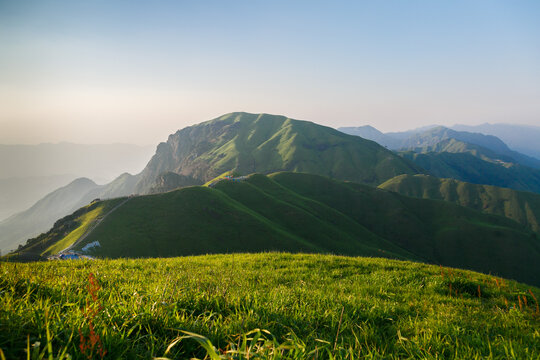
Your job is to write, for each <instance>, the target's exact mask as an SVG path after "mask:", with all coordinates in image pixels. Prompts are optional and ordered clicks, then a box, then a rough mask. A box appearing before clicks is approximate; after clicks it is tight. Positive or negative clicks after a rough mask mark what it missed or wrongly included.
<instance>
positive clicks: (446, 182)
mask: <svg viewBox="0 0 540 360" xmlns="http://www.w3.org/2000/svg"><path fill="white" fill-rule="evenodd" d="M379 188H381V189H385V190H389V191H394V192H397V193H400V194H403V195H407V196H413V197H417V198H423V199H434V200H444V201H449V202H453V203H455V204H458V205H461V206H466V207H470V208H473V209H475V210H479V211H482V212H485V213H489V214H495V215H501V216H506V217H508V218H510V219H512V220H515V221H517V222H518V223H520V224H523V225H525V226H528V227H529V228H530V229H531V230H533V231H536V232H540V195H539V194H532V193H528V192H521V191H515V190H511V189H506V188H501V187H496V186H490V185H479V184H471V183H466V182H462V181H458V180H455V179H439V178H436V177H433V176H428V175H399V176H396V177H395V178H393V179H390V180H388V181H386V182H384V183H383V184H381V185H379Z"/></svg>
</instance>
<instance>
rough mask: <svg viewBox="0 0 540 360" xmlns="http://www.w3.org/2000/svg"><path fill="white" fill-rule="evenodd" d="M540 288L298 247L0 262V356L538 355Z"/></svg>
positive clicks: (415, 264) (400, 262)
mask: <svg viewBox="0 0 540 360" xmlns="http://www.w3.org/2000/svg"><path fill="white" fill-rule="evenodd" d="M539 297H540V290H539V289H538V288H534V287H530V286H527V285H522V284H519V283H516V282H513V281H508V280H503V279H500V278H495V277H492V276H488V275H484V274H479V273H474V272H471V271H465V270H457V269H451V268H442V267H439V266H433V265H425V264H420V263H414V262H404V261H397V260H388V259H380V258H354V257H340V256H332V255H303V254H297V255H292V254H287V253H264V254H251V255H248V254H234V255H232V254H230V255H206V256H194V257H182V258H167V259H131V260H96V261H63V262H59V261H54V262H53V261H50V262H38V263H24V264H22V263H7V262H3V263H0V349H1V350H2V351H1V352H0V358H6V359H18V358H22V359H26V358H29V359H61V358H62V359H67V358H72V359H92V358H106V359H117V358H126V359H137V358H140V359H151V358H169V359H186V358H193V357H194V358H199V359H203V358H208V359H407V358H427V359H453V358H460V359H480V358H482V359H484V358H485V359H512V358H515V359H538V358H540V312H539V309H538V302H537V299H538V298H539Z"/></svg>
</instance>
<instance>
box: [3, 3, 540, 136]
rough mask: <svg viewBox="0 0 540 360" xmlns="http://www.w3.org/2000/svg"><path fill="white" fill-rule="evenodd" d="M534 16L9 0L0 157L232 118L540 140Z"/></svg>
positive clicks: (482, 9) (405, 6)
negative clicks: (499, 132) (524, 129)
mask: <svg viewBox="0 0 540 360" xmlns="http://www.w3.org/2000/svg"><path fill="white" fill-rule="evenodd" d="M538 19H540V1H536V0H531V1H525V0H523V1H510V0H508V1H497V0H484V1H482V0H475V1H469V0H466V1H459V0H457V1H431V0H429V1H428V0H426V1H416V0H410V1H401V0H394V1H392V0H385V1H317V0H311V1H300V0H298V1H290V0H286V1H260V0H246V1H236V0H230V1H223V0H216V1H210V0H209V1H195V0H192V1H187V0H186V1H182V0H177V1H167V0H156V1H137V0H115V1H111V0H104V1H103V0H92V1H90V0H88V1H54V0H35V1H32V0H27V1H15V0H13V1H7V0H0V46H1V47H0V143H3V144H35V143H42V142H61V141H68V142H75V143H87V144H88V143H117V142H119V143H133V144H141V145H142V144H145V145H146V144H155V143H158V142H160V141H165V140H166V139H167V136H168V135H169V134H171V133H173V132H175V131H176V130H178V129H181V128H183V127H185V126H188V125H192V124H195V123H199V122H202V121H205V120H209V119H212V118H216V117H218V116H220V115H222V114H225V113H229V112H233V111H247V112H253V113H261V112H264V113H271V114H280V115H286V116H289V117H291V118H295V119H302V120H310V121H313V122H316V123H319V124H323V125H327V126H331V127H339V126H361V125H367V124H370V125H372V126H374V127H376V128H378V129H379V130H381V131H385V132H387V131H400V130H406V129H411V128H416V127H421V126H425V125H429V124H441V125H448V126H450V125H453V124H456V123H459V124H470V125H474V124H481V123H486V122H490V123H500V122H504V123H516V124H529V125H537V126H540V21H538Z"/></svg>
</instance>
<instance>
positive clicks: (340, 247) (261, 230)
mask: <svg viewBox="0 0 540 360" xmlns="http://www.w3.org/2000/svg"><path fill="white" fill-rule="evenodd" d="M113 201H116V203H114V204H112V203H111V201H102V202H96V203H94V204H92V205H91V206H88V207H87V208H86V210H85V209H81V210H79V211H80V213H78V214H76V216H75V215H74V216H71V217H68V218H67V219H65V220H63V221H58V222H57V223H56V224H55V227H54V228H53V229H52V230H51V231H50V232H49V233H47V234H44V235H42V236H40V237H38V238H36V239H33V240H30V241H29V242H28V244H27V245H26V246H25V247H23V248H22V249H21V251H20V252H19V253H17V254H16V255H14V256H31V255H32V254H34V255H49V254H53V253H56V252H58V251H60V250H61V249H63V248H66V247H68V246H70V244H73V243H75V247H74V249H78V250H79V251H80V250H82V248H83V247H84V246H86V245H88V244H92V243H94V244H96V243H95V242H98V243H99V246H95V247H93V248H92V250H88V251H89V252H90V254H92V255H94V256H98V257H111V258H117V257H164V256H166V257H168V256H179V255H193V254H206V253H226V252H260V251H274V250H277V251H292V252H313V253H338V254H347V255H364V256H379V257H380V256H382V257H392V258H401V259H414V260H421V261H424V262H432V263H439V264H443V265H448V266H454V267H461V268H469V269H474V270H478V271H483V272H492V273H495V274H499V275H502V276H505V277H510V278H514V279H518V280H521V281H525V282H528V283H530V284H539V283H540V278H539V275H538V274H540V241H539V239H538V238H537V235H536V234H535V233H533V232H531V231H530V230H528V229H526V228H525V227H523V226H522V225H520V224H518V223H517V222H515V221H512V220H510V219H507V218H505V217H502V216H496V215H490V214H483V213H481V212H478V211H475V210H473V209H469V208H465V207H461V206H457V205H455V204H452V203H449V202H441V201H434V200H425V199H416V198H412V197H407V196H403V195H400V194H397V193H394V192H389V191H385V190H381V189H377V188H373V187H371V186H366V185H361V184H356V183H352V182H342V181H337V180H332V179H329V178H325V177H322V176H317V175H311V174H302V173H277V174H272V175H270V176H264V175H251V176H249V177H241V178H232V179H229V180H222V181H219V182H217V183H215V184H214V185H213V187H201V186H193V187H186V188H183V189H179V190H176V191H171V192H167V193H162V194H157V195H147V196H136V197H130V198H125V199H117V200H113ZM110 209H114V211H110ZM92 224H94V225H92ZM92 226H94V227H93V230H92V231H90V232H89V233H88V234H87V235H86V237H84V238H83V241H81V242H80V243H76V241H77V239H79V238H81V237H82V236H83V234H84V233H85V231H84V229H83V228H86V229H90V228H92ZM62 229H64V230H62ZM66 229H67V230H69V231H68V232H67V233H66ZM58 244H61V246H60V245H58Z"/></svg>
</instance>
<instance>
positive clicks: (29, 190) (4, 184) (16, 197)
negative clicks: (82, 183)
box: [0, 175, 77, 221]
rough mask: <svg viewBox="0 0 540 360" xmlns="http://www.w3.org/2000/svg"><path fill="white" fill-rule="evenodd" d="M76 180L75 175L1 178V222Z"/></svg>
mask: <svg viewBox="0 0 540 360" xmlns="http://www.w3.org/2000/svg"><path fill="white" fill-rule="evenodd" d="M76 178H77V177H76V176H74V175H52V176H33V177H11V178H5V179H1V178H0V221H1V220H4V219H6V218H8V217H9V216H11V215H13V214H15V213H18V212H20V211H23V210H26V209H28V208H29V207H30V206H32V205H34V204H35V203H36V201H38V200H39V199H41V198H43V197H44V196H45V195H47V194H48V193H50V192H51V191H54V190H55V189H58V188H59V187H61V186H64V185H66V184H68V183H70V182H71V181H73V180H75V179H76Z"/></svg>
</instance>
